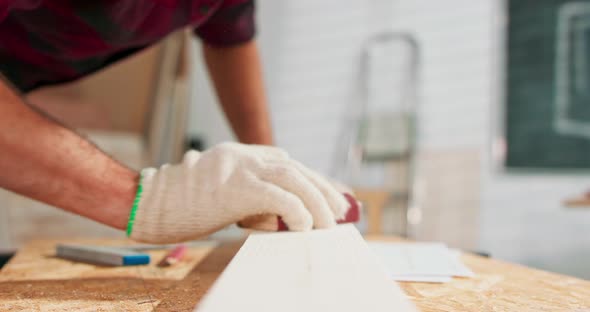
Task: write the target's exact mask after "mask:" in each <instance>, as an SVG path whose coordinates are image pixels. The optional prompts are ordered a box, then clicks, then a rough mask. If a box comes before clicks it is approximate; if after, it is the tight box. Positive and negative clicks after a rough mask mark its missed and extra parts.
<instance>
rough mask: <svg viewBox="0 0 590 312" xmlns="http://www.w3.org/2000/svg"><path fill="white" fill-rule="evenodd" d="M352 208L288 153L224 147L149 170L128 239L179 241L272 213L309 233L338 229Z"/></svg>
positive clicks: (192, 153) (255, 147)
mask: <svg viewBox="0 0 590 312" xmlns="http://www.w3.org/2000/svg"><path fill="white" fill-rule="evenodd" d="M348 206H349V204H348V202H347V201H346V199H345V198H344V196H342V194H340V193H339V192H338V191H337V190H336V189H334V188H333V187H332V185H331V184H330V183H329V182H327V181H326V180H325V179H324V178H323V177H321V176H320V175H318V174H317V173H315V172H313V171H312V170H310V169H308V168H306V167H305V166H303V165H301V164H300V163H298V162H296V161H295V160H293V159H291V158H289V156H288V155H287V153H286V152H285V151H283V150H281V149H279V148H275V147H269V146H262V145H244V144H238V143H223V144H220V145H217V146H215V147H213V148H211V149H210V150H207V151H205V152H203V153H199V152H196V151H189V152H187V153H186V154H185V155H184V159H183V161H182V163H181V164H178V165H164V166H162V167H161V168H160V169H159V170H158V169H155V168H146V169H144V170H142V172H141V181H140V187H139V189H138V193H137V197H136V200H135V203H134V207H133V210H132V212H131V216H130V219H129V225H128V228H127V234H128V236H130V237H131V238H132V239H134V240H137V241H143V242H149V243H171V242H179V241H184V240H190V239H195V238H198V237H201V236H204V235H208V234H211V233H212V232H215V231H217V230H219V229H221V228H223V227H225V226H227V225H230V224H233V223H236V222H239V221H241V220H244V219H246V218H248V217H257V216H268V215H275V216H280V217H281V218H282V220H283V221H284V222H285V223H286V225H287V226H288V228H289V229H290V230H293V231H304V230H310V229H312V228H327V227H331V226H333V225H335V224H336V221H335V220H337V219H341V218H343V217H344V215H345V214H346V211H347V209H348ZM275 218H276V217H275Z"/></svg>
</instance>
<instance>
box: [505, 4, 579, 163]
mask: <svg viewBox="0 0 590 312" xmlns="http://www.w3.org/2000/svg"><path fill="white" fill-rule="evenodd" d="M506 73H507V77H506V108H505V123H504V124H505V134H506V140H507V148H508V149H507V155H506V166H507V167H508V168H523V169H537V168H538V169H588V168H590V1H564V0H510V1H509V2H508V42H507V62H506Z"/></svg>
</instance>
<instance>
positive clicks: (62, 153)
mask: <svg viewBox="0 0 590 312" xmlns="http://www.w3.org/2000/svg"><path fill="white" fill-rule="evenodd" d="M137 183H138V174H137V173H136V172H134V171H133V170H130V169H128V168H126V167H125V166H123V165H122V164H120V163H118V162H117V161H115V160H113V159H112V158H110V157H109V156H108V155H106V154H104V153H103V152H102V151H100V150H99V149H98V148H97V147H96V146H94V145H93V144H91V143H90V142H88V141H86V140H84V139H83V138H82V137H80V136H79V135H77V134H76V133H74V132H73V131H71V130H69V129H67V128H65V127H63V126H61V125H59V124H58V123H56V122H54V121H52V120H51V119H49V118H46V117H44V116H43V115H41V114H39V113H38V112H36V111H34V110H33V109H32V108H31V107H29V106H28V105H26V104H25V103H23V101H22V99H21V98H20V96H18V95H17V94H15V93H14V92H13V91H12V90H10V89H9V88H8V87H7V86H6V85H5V84H4V83H3V82H1V81H0V187H2V188H5V189H8V190H11V191H13V192H15V193H18V194H21V195H24V196H27V197H30V198H33V199H36V200H38V201H41V202H44V203H47V204H50V205H53V206H56V207H59V208H62V209H64V210H67V211H70V212H73V213H76V214H79V215H82V216H85V217H88V218H90V219H93V220H96V221H98V222H101V223H104V224H107V225H110V226H112V227H115V228H118V229H124V228H125V227H126V224H127V220H128V216H129V211H130V209H131V206H132V204H133V200H134V197H135V192H136V189H137Z"/></svg>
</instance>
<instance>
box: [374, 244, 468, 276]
mask: <svg viewBox="0 0 590 312" xmlns="http://www.w3.org/2000/svg"><path fill="white" fill-rule="evenodd" d="M369 246H370V248H371V250H373V252H375V254H376V255H377V257H378V258H379V259H380V260H381V261H382V264H383V265H384V266H385V268H386V271H387V272H388V274H389V276H390V277H391V278H393V279H395V280H396V281H409V282H414V281H415V282H432V283H444V282H448V281H450V280H451V278H452V277H453V276H455V277H471V276H473V275H474V274H473V272H472V271H471V270H470V269H469V268H467V267H466V266H465V265H464V264H463V263H462V262H461V260H460V258H459V256H460V253H458V252H456V251H452V250H450V249H449V248H448V247H447V246H446V245H444V244H441V243H386V242H370V243H369Z"/></svg>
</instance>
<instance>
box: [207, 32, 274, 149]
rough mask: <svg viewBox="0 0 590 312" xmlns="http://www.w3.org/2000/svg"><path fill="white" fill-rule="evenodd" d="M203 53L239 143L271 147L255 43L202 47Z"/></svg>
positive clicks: (267, 114)
mask: <svg viewBox="0 0 590 312" xmlns="http://www.w3.org/2000/svg"><path fill="white" fill-rule="evenodd" d="M203 51H204V55H205V61H206V63H207V67H208V69H209V73H210V75H211V78H212V80H213V84H214V85H215V89H216V91H217V94H218V97H219V100H220V102H221V105H222V107H223V110H224V112H225V115H226V116H227V118H228V120H229V122H230V124H231V126H232V129H233V131H234V133H235V134H236V136H237V137H238V139H239V140H240V142H242V143H251V144H272V143H273V137H272V129H271V124H270V119H269V113H268V107H267V104H266V96H265V92H264V83H263V78H262V72H261V66H260V59H259V55H258V49H257V47H256V42H255V41H250V42H247V43H245V44H242V45H239V46H235V47H212V46H209V45H206V44H205V45H204V48H203Z"/></svg>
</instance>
